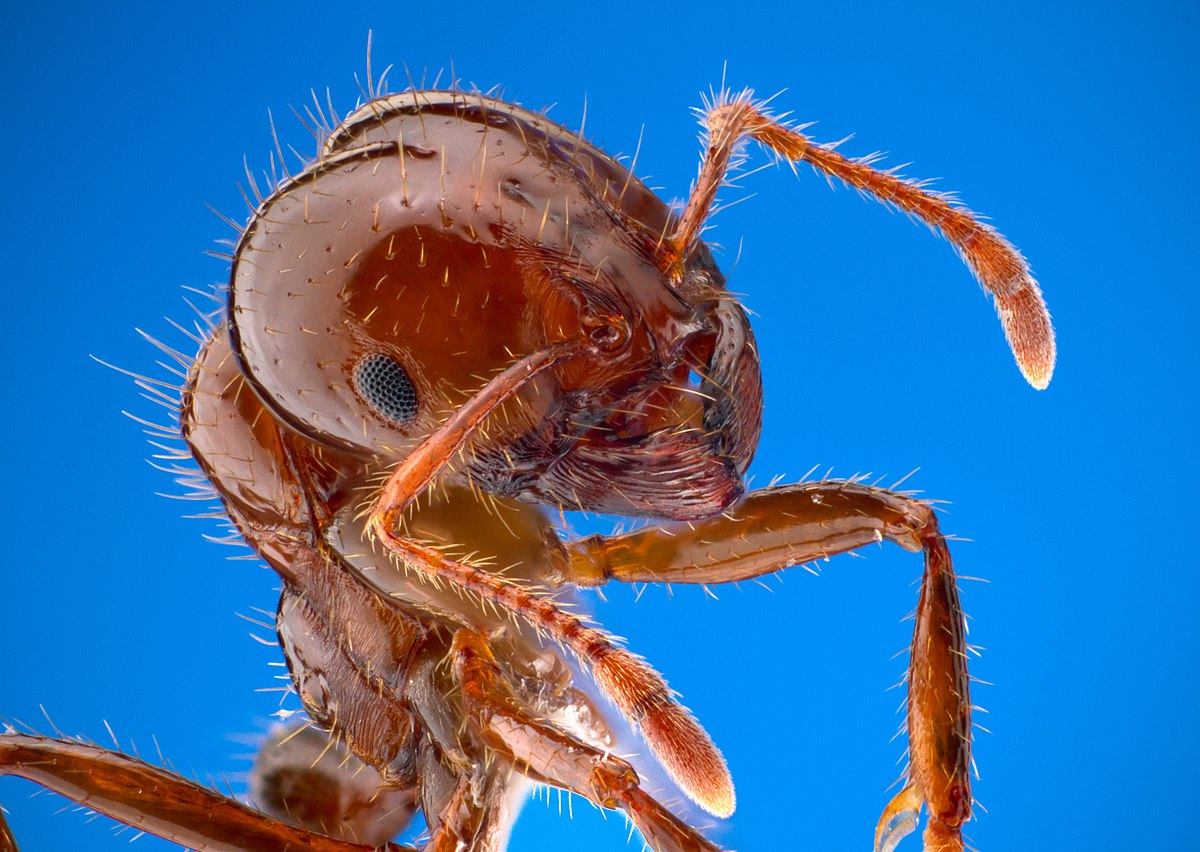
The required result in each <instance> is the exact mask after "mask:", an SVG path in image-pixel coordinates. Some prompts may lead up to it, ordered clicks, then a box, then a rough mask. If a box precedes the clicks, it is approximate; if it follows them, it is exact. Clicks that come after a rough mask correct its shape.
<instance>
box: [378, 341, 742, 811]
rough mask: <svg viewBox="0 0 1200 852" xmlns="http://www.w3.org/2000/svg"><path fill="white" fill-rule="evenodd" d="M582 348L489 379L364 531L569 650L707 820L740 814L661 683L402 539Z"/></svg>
mask: <svg viewBox="0 0 1200 852" xmlns="http://www.w3.org/2000/svg"><path fill="white" fill-rule="evenodd" d="M583 346H584V344H582V343H580V342H576V341H567V342H564V343H558V344H554V345H551V346H548V347H546V348H544V349H541V350H538V351H536V352H533V353H531V354H529V355H526V356H525V357H523V358H521V359H519V360H518V361H516V362H515V363H514V364H513V365H512V366H511V367H509V368H508V369H506V370H505V371H504V372H502V373H500V374H499V375H497V376H495V377H494V378H493V379H491V380H490V381H489V382H488V383H487V384H486V385H484V386H483V388H482V389H481V390H479V391H478V392H477V393H476V394H475V395H474V396H473V397H471V399H469V400H468V401H467V402H466V404H465V405H463V406H462V407H461V408H459V409H458V410H457V411H455V412H454V413H453V414H452V415H451V416H450V417H449V418H448V419H447V420H446V421H445V422H444V423H443V424H442V425H441V426H439V427H438V428H437V429H436V430H434V432H433V433H432V434H430V435H429V437H428V438H426V439H425V440H424V441H422V442H421V444H420V445H419V446H418V447H417V448H416V449H415V450H413V452H412V453H410V454H409V455H408V456H407V457H405V459H404V460H403V461H401V462H400V464H399V465H398V466H397V468H396V469H395V471H393V473H392V475H391V476H390V478H389V479H388V481H387V482H386V483H385V485H384V486H383V489H382V490H381V492H380V495H379V498H378V499H377V501H376V503H375V505H374V506H373V507H372V509H371V512H370V516H369V518H368V521H367V530H368V533H369V534H370V535H372V536H374V537H375V538H376V539H378V540H379V541H381V542H382V543H383V544H384V546H385V547H386V548H387V549H388V550H389V551H391V552H392V553H393V554H395V555H396V557H398V558H399V559H400V560H401V561H402V562H403V563H404V564H405V566H406V567H408V568H409V570H411V571H414V572H415V573H416V574H417V575H419V576H421V577H423V578H424V579H425V580H426V581H427V582H435V583H436V582H439V581H441V582H448V583H451V584H453V585H455V586H457V587H459V588H461V589H464V590H466V591H470V592H472V593H474V594H476V595H478V596H479V597H481V598H483V599H485V600H488V601H491V602H492V603H494V604H496V605H497V606H498V607H501V608H503V609H505V610H507V611H509V612H511V613H513V614H514V615H515V616H517V617H519V618H522V619H523V620H525V621H526V622H527V623H528V624H530V625H532V626H533V627H534V628H535V629H537V630H538V631H541V632H543V633H545V634H546V635H548V636H549V637H550V638H551V639H553V640H554V641H556V642H558V643H559V644H560V645H562V646H563V647H565V648H567V649H569V650H570V651H571V652H572V653H574V654H575V655H576V656H577V657H578V658H579V660H580V661H581V662H582V663H583V664H584V665H585V666H587V667H589V668H590V669H591V671H592V673H593V674H594V676H595V678H596V682H597V684H598V685H599V687H600V688H601V689H602V690H603V691H604V692H605V693H606V694H607V695H608V696H609V697H610V698H612V699H613V701H614V703H616V705H617V707H618V708H620V710H621V711H622V712H623V713H624V714H625V715H626V717H628V718H629V719H630V720H631V721H632V722H633V723H634V724H635V725H638V726H639V727H640V728H641V730H642V732H643V734H644V735H645V737H646V742H647V743H648V744H649V745H650V747H651V748H652V749H653V750H654V752H655V754H656V755H657V756H658V757H659V759H660V760H661V761H662V764H663V766H664V767H665V768H666V770H667V771H668V773H670V775H671V777H672V778H673V779H674V780H675V781H676V783H678V784H679V786H680V788H682V789H683V791H684V792H686V793H687V794H688V795H689V796H690V797H691V798H692V799H693V801H695V802H696V803H697V804H699V805H700V806H701V807H703V808H705V809H706V810H708V811H709V812H710V813H713V814H715V815H717V816H728V815H729V814H731V813H733V809H734V792H733V779H732V778H731V777H730V775H729V768H728V767H727V766H726V764H725V759H724V758H723V757H722V756H721V753H720V751H718V750H717V747H716V746H715V745H714V744H713V742H712V739H711V738H710V737H709V736H708V734H707V733H706V732H705V730H704V729H703V728H702V727H700V725H699V723H697V722H696V720H695V719H693V718H692V716H691V714H690V713H688V711H687V710H685V709H684V708H683V707H682V706H681V705H680V704H679V703H678V702H677V701H676V700H675V697H674V694H673V693H672V692H671V689H670V687H668V686H667V682H666V681H665V680H664V679H663V677H662V675H660V674H659V673H658V672H657V671H655V670H654V669H653V668H652V667H651V666H650V665H648V664H647V663H646V662H645V661H644V660H642V659H640V658H638V657H636V656H634V655H633V654H631V653H629V652H628V651H626V650H625V649H624V648H620V647H618V646H617V645H616V643H615V642H614V641H613V638H612V637H611V636H610V635H609V634H607V633H605V632H604V631H603V630H600V629H599V628H597V627H592V626H590V625H589V624H587V623H586V622H585V621H584V620H583V619H582V618H580V617H579V616H578V615H575V614H573V613H570V612H567V611H565V610H564V609H562V608H561V607H560V606H559V605H558V604H557V603H556V602H555V601H554V600H553V599H552V598H550V597H549V596H544V595H542V594H539V593H537V592H535V591H533V590H531V589H527V588H525V587H523V586H521V585H519V584H517V583H514V582H513V581H512V580H510V579H507V578H505V577H503V576H500V575H498V574H495V573H492V572H490V571H488V570H486V569H485V568H483V567H481V566H478V565H472V564H470V563H469V562H463V561H456V560H453V559H449V558H447V557H446V555H445V554H444V553H442V552H441V551H439V550H438V549H437V548H434V547H429V546H427V545H424V544H421V543H420V542H417V541H414V540H413V539H411V538H409V537H407V536H406V535H405V532H404V530H403V522H404V511H405V509H406V508H407V507H408V506H409V505H410V504H411V503H412V502H413V500H414V499H415V498H416V497H417V495H419V494H420V493H421V492H422V491H424V490H425V489H426V488H428V487H430V486H431V484H432V483H433V482H434V480H435V478H436V477H437V476H438V475H439V474H440V473H441V472H442V471H444V470H445V469H446V468H447V466H448V465H449V464H450V463H451V461H452V460H453V459H455V458H456V457H458V456H459V455H460V454H461V453H462V452H464V451H466V450H467V449H468V448H469V443H470V440H471V438H472V437H473V436H474V434H475V433H476V432H477V431H478V430H479V429H480V428H481V426H482V425H483V423H484V421H485V420H486V419H487V417H488V415H489V414H491V413H492V412H493V411H495V410H496V409H497V408H498V407H499V406H500V405H501V404H502V403H504V402H505V401H506V400H507V399H509V398H511V397H512V396H513V395H514V394H515V393H516V392H517V391H518V390H519V389H520V388H521V387H523V386H524V384H525V383H526V382H528V381H529V380H530V379H531V378H533V377H534V376H536V375H537V374H538V373H540V372H541V371H543V370H545V369H546V368H548V367H551V366H553V365H554V364H557V363H559V362H561V361H564V360H567V359H570V358H573V357H576V356H577V355H579V354H580V353H581V352H583V351H585V350H584V349H583Z"/></svg>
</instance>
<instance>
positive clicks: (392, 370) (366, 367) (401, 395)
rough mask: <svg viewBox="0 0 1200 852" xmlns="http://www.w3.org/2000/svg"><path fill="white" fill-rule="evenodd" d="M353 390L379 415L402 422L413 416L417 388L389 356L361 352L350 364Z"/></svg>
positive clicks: (415, 407) (402, 368)
mask: <svg viewBox="0 0 1200 852" xmlns="http://www.w3.org/2000/svg"><path fill="white" fill-rule="evenodd" d="M354 389H355V390H356V391H358V393H359V395H360V396H361V397H362V398H363V399H365V400H366V401H367V402H368V403H369V404H370V406H371V407H372V408H374V409H375V411H376V412H378V413H379V414H380V415H382V416H383V417H385V418H387V419H388V420H391V421H392V422H393V423H396V424H398V425H404V424H406V423H408V422H409V421H411V420H412V419H413V418H414V417H416V415H417V390H416V388H414V387H413V383H412V379H410V378H409V377H408V373H406V372H404V367H402V366H401V365H400V362H399V361H397V360H396V359H395V358H393V357H392V356H391V355H385V354H383V353H382V352H376V353H373V354H371V355H364V356H363V357H362V359H360V360H359V362H358V363H357V364H356V365H355V366H354Z"/></svg>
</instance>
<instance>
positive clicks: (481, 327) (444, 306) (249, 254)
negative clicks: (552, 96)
mask: <svg viewBox="0 0 1200 852" xmlns="http://www.w3.org/2000/svg"><path fill="white" fill-rule="evenodd" d="M378 109H379V107H378V106H377V107H376V110H377V112H375V113H372V116H371V117H372V119H373V120H372V121H371V122H370V124H369V132H368V131H367V130H366V129H365V126H364V128H363V129H361V132H360V131H359V130H356V127H359V125H358V123H356V120H355V119H354V117H351V119H349V120H348V121H347V122H346V123H345V125H344V126H343V128H341V129H340V130H339V131H338V132H337V134H335V135H334V136H331V137H330V139H329V140H327V142H326V145H325V149H324V150H325V153H324V158H323V160H322V161H321V162H320V163H319V164H317V165H316V166H315V167H313V168H312V169H310V170H308V171H307V172H306V173H305V174H304V175H303V176H301V177H300V178H297V179H295V180H293V181H290V182H288V183H285V185H284V186H282V187H281V188H280V189H279V190H278V191H277V192H276V193H275V194H274V195H273V196H272V197H271V198H270V199H268V200H267V201H265V202H263V204H262V205H261V206H260V208H259V211H258V213H257V215H256V216H255V218H254V221H253V222H252V223H251V225H250V227H248V228H247V230H246V232H245V234H244V235H243V237H242V240H241V242H240V244H239V246H238V251H237V257H236V260H235V267H234V273H233V277H232V281H233V284H232V287H231V292H230V317H231V319H232V323H231V334H232V339H233V343H234V351H235V353H236V355H237V357H238V359H239V361H240V363H241V364H242V369H243V372H244V373H245V374H246V375H247V376H248V377H249V378H250V380H251V383H252V386H253V387H254V389H255V391H256V393H257V395H258V396H259V397H260V398H261V399H262V401H263V402H264V403H265V404H266V405H267V406H268V408H269V409H270V410H271V411H272V412H273V413H274V414H275V415H276V416H277V417H278V418H279V419H280V420H281V421H282V422H283V423H285V424H286V425H288V426H289V427H291V429H293V430H295V431H296V432H298V433H300V434H302V435H303V436H304V437H306V438H307V439H308V440H310V441H312V442H313V443H315V444H317V445H319V446H322V447H324V448H327V449H329V450H338V451H342V452H344V453H346V454H348V455H349V456H351V457H355V458H360V459H363V460H367V459H375V460H378V461H380V462H384V463H387V462H389V461H393V460H397V459H399V458H402V457H404V456H405V455H406V454H407V453H408V452H409V451H411V449H412V448H413V447H414V446H415V445H416V444H417V443H419V442H420V441H421V440H422V439H424V438H425V437H427V436H428V435H429V434H430V432H432V430H433V429H434V428H436V427H437V425H438V424H439V423H440V422H441V421H442V420H443V419H444V416H445V413H446V412H447V411H450V410H453V409H454V408H456V407H457V406H459V405H461V404H462V402H463V401H464V400H465V399H466V398H468V397H469V396H470V394H472V393H473V392H475V391H476V390H478V388H479V386H480V385H481V384H482V383H483V382H485V381H486V380H487V379H488V378H489V377H490V375H492V374H494V373H495V372H497V371H498V370H500V369H503V368H504V367H506V366H507V365H508V364H509V363H511V362H512V360H513V357H514V355H515V354H516V353H521V352H526V351H530V350H532V349H537V348H539V347H544V346H547V345H552V344H554V343H555V342H559V341H571V340H577V341H580V342H581V351H580V353H579V354H578V355H577V356H576V357H574V358H572V359H570V360H568V361H566V362H564V363H563V364H561V365H559V366H558V367H556V368H555V369H554V370H551V371H548V372H547V373H546V374H544V375H542V376H539V377H538V378H537V379H536V380H534V381H531V382H530V383H529V384H528V386H527V387H524V388H522V390H521V391H520V392H519V393H518V394H516V395H515V396H514V398H513V399H511V400H509V401H508V402H506V403H505V405H504V406H503V407H502V409H501V411H499V412H497V414H496V415H494V416H493V417H492V418H491V419H490V421H489V424H488V428H487V429H486V430H483V431H481V433H480V434H479V435H478V436H477V437H476V439H475V440H474V441H473V443H472V446H471V452H470V454H469V459H468V464H467V466H466V467H465V468H464V469H462V470H460V471H458V475H459V476H467V477H469V478H470V479H471V481H473V482H474V483H475V484H476V485H478V486H479V487H481V488H483V489H484V490H487V491H490V492H492V493H496V494H500V495H506V496H515V497H520V498H523V499H530V500H535V501H538V502H546V503H549V504H551V505H557V506H561V507H566V508H571V509H584V510H592V511H602V512H612V513H620V514H640V515H648V516H652V517H669V518H678V519H684V518H693V517H707V516H709V515H711V514H712V513H713V512H716V511H720V510H721V509H722V508H724V507H725V506H727V505H728V504H729V503H731V502H732V501H733V500H735V499H736V498H737V497H738V496H740V495H741V493H742V482H741V476H742V474H743V473H744V471H745V469H746V466H747V465H748V464H749V461H750V457H751V455H752V454H753V451H754V445H755V443H756V441H757V436H758V423H759V412H760V408H761V387H760V385H759V380H758V374H759V367H758V361H757V356H756V354H755V352H754V346H753V338H752V336H751V333H750V328H749V323H748V321H747V319H746V317H745V314H744V313H743V311H742V310H741V308H740V307H739V306H738V305H737V303H736V302H735V301H734V300H733V299H732V297H731V296H730V295H729V294H728V293H727V292H726V291H725V288H724V279H723V277H722V276H721V274H720V272H719V271H718V270H717V268H716V265H715V264H714V263H713V261H712V257H711V255H710V254H709V252H708V249H707V247H705V246H704V245H703V243H699V242H698V243H697V244H696V246H695V248H694V249H693V250H692V251H691V252H690V254H689V257H688V258H687V260H686V261H685V262H684V263H683V264H682V267H681V269H682V272H681V274H673V273H671V272H670V271H669V270H670V269H671V267H672V258H671V256H670V253H671V251H672V250H673V246H672V244H671V243H670V242H669V241H668V240H666V239H665V237H664V235H665V234H667V233H668V232H669V230H670V229H671V228H672V227H674V226H675V218H674V217H673V216H672V214H671V212H670V209H669V208H668V207H667V206H666V205H665V204H664V203H663V202H662V201H660V200H659V199H658V198H657V197H656V196H654V194H653V193H651V192H650V191H649V190H647V189H646V188H645V187H644V186H643V185H642V184H641V183H640V182H639V181H637V180H636V179H634V178H633V177H632V176H631V175H630V174H629V172H628V171H626V170H625V169H624V168H623V167H621V166H620V165H619V164H618V163H617V162H616V161H615V160H613V159H611V158H610V157H608V156H607V155H605V154H603V153H602V152H600V151H598V150H597V149H595V148H593V147H592V146H590V145H588V144H587V143H585V142H583V141H582V140H580V139H579V138H578V137H576V136H574V135H573V134H570V133H568V132H567V131H565V130H563V129H562V128H559V127H557V126H555V125H553V124H551V123H549V122H548V121H546V120H545V119H544V118H543V117H541V116H536V115H533V114H532V113H528V112H526V111H524V110H521V109H519V108H516V107H513V106H511V105H507V104H500V103H498V102H495V101H490V100H488V99H484V98H480V99H470V101H468V100H466V99H464V98H463V97H462V96H461V95H459V96H453V95H451V94H446V95H445V97H444V98H443V99H440V100H439V93H431V94H427V95H425V96H423V100H422V102H421V103H420V105H419V109H418V105H417V104H416V101H415V100H414V99H413V97H412V96H398V97H397V98H396V99H394V100H393V102H390V103H389V104H388V106H387V107H385V109H390V112H389V113H387V114H385V116H384V118H383V120H380V118H379V114H378ZM616 225H619V227H615V226H616Z"/></svg>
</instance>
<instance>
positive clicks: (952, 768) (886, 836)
mask: <svg viewBox="0 0 1200 852" xmlns="http://www.w3.org/2000/svg"><path fill="white" fill-rule="evenodd" d="M884 539H887V540H889V541H892V542H895V543H896V544H899V545H900V546H901V547H903V548H905V549H906V550H911V551H918V550H923V551H924V552H925V573H924V577H923V579H922V583H921V596H920V600H919V602H918V603H917V618H916V628H915V631H914V634H913V642H912V648H911V657H910V661H909V672H908V735H909V754H910V759H911V765H910V768H909V772H908V776H909V785H908V786H906V787H905V789H904V790H903V791H901V793H900V794H899V795H898V796H896V798H895V799H894V800H893V801H892V802H891V803H890V804H889V805H888V807H887V809H886V810H885V811H884V814H883V817H882V818H881V819H880V821H879V825H878V827H877V829H876V850H881V852H889V850H891V849H893V848H894V847H895V845H896V843H898V842H899V841H900V839H901V838H902V837H904V836H905V835H906V834H908V833H909V832H911V831H912V830H913V829H914V828H915V827H916V822H917V815H918V812H919V810H920V806H921V803H922V802H924V804H925V805H926V806H927V807H928V809H929V813H930V820H929V824H928V826H927V828H926V832H925V844H926V845H925V848H926V850H927V852H934V850H938V852H941V850H961V849H962V848H963V846H962V840H961V836H960V829H961V826H962V824H963V823H964V822H966V821H967V820H968V819H969V818H970V815H971V784H970V777H969V771H970V765H971V701H970V696H969V691H968V676H967V645H966V630H965V624H964V619H963V613H962V607H961V605H960V604H959V599H958V587H957V585H956V583H955V578H954V569H953V566H952V564H951V561H950V551H949V549H948V548H947V547H946V541H945V539H944V538H943V537H942V534H941V533H940V532H939V531H938V525H937V519H936V517H935V516H934V513H933V510H932V509H931V508H930V507H929V504H927V503H924V502H922V501H920V500H916V499H914V498H912V497H906V496H904V495H902V494H896V493H894V492H891V491H886V490H884V489H881V488H873V487H871V486H867V485H860V484H857V483H852V482H811V483H805V484H801V485H786V486H779V487H775V488H766V489H763V490H761V491H755V492H751V493H750V494H748V495H746V496H745V497H744V498H743V499H742V500H741V501H740V502H739V503H737V504H735V505H734V506H732V507H731V508H730V509H729V510H728V511H727V512H725V513H724V514H723V515H718V516H716V517H714V518H709V519H707V520H703V521H693V522H688V523H686V524H684V523H680V524H674V525H672V526H670V527H669V528H667V527H650V528H648V529H643V530H637V531H635V532H630V533H626V534H624V535H618V536H612V537H608V538H606V537H603V536H590V537H588V538H585V539H581V540H579V541H576V542H574V543H572V544H570V545H569V546H568V548H569V561H568V565H567V567H566V570H565V574H564V576H563V577H562V578H561V579H562V580H563V581H564V582H569V583H574V584H575V585H579V586H595V585H600V584H603V583H605V582H607V581H609V580H621V581H625V582H667V583H727V582H736V581H738V580H745V579H749V578H751V577H758V576H761V575H763V574H767V573H770V572H772V571H777V570H779V569H781V568H787V567H790V566H793V565H799V564H802V563H805V562H811V561H813V560H815V559H822V558H824V557H826V556H832V555H833V554H836V553H844V552H846V551H849V550H853V549H855V548H858V547H862V546H863V545H866V544H870V543H873V542H878V541H882V540H884Z"/></svg>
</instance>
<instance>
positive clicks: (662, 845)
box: [451, 628, 720, 852]
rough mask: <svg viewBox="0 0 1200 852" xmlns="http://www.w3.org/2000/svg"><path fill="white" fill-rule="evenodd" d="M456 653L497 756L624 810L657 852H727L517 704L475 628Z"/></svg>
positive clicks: (472, 710)
mask: <svg viewBox="0 0 1200 852" xmlns="http://www.w3.org/2000/svg"><path fill="white" fill-rule="evenodd" d="M451 654H452V657H453V661H454V671H455V675H456V677H457V678H458V681H459V683H460V684H461V686H462V695H463V704H464V706H465V708H466V712H467V719H468V722H469V723H470V724H471V725H472V727H473V729H474V731H475V733H476V734H477V735H478V736H479V737H480V738H481V739H482V740H483V742H484V744H485V745H486V746H487V747H488V748H490V749H491V750H493V751H495V752H497V753H498V754H500V755H503V757H504V758H506V759H507V760H509V761H511V762H512V763H513V764H515V765H516V767H517V768H518V769H519V770H520V771H521V772H522V773H523V774H524V775H526V776H527V777H529V778H531V779H533V780H535V781H539V782H541V783H543V784H549V785H552V786H554V787H559V788H562V789H564V790H569V791H571V792H573V793H578V794H579V795H581V796H584V797H585V798H587V799H588V800H589V801H591V802H593V803H594V804H596V805H598V806H600V807H602V808H619V809H621V810H623V811H624V812H625V813H626V814H628V815H629V818H630V819H631V820H632V821H633V823H634V825H636V826H637V828H638V831H640V832H641V833H642V837H643V838H645V841H646V843H647V844H648V845H649V846H650V847H651V848H653V849H654V850H655V852H720V848H719V847H717V846H715V845H714V844H712V843H711V842H709V841H708V840H706V839H705V838H704V837H703V836H702V835H700V834H699V833H698V832H697V831H696V830H695V829H692V828H690V827H689V826H688V825H687V824H686V823H684V822H683V821H682V820H680V819H679V818H678V817H676V816H675V815H674V814H672V813H671V812H670V811H668V810H667V809H666V808H665V807H663V806H662V805H661V804H660V803H659V802H658V801H656V800H655V799H654V798H652V797H651V796H650V795H649V794H647V793H646V792H645V791H644V790H643V789H642V788H641V785H640V782H639V780H638V776H637V773H636V772H635V771H634V769H633V767H632V766H630V765H629V764H628V763H626V762H625V761H624V760H621V759H620V758H618V757H614V756H613V755H611V754H607V753H605V752H603V751H601V750H600V749H597V748H595V747H593V746H590V745H588V744H587V743H585V742H583V741H582V740H580V739H579V738H577V737H575V736H574V735H572V734H570V733H568V732H567V731H565V730H563V729H561V728H559V727H558V726H556V725H554V724H553V723H551V722H549V721H547V720H545V719H543V718H540V717H539V716H537V715H535V714H534V713H533V712H532V711H530V710H529V708H528V707H526V706H525V705H524V704H523V703H522V702H521V701H520V699H519V698H517V697H516V696H515V695H514V694H513V692H512V689H511V688H510V687H509V685H508V684H507V682H506V681H505V679H504V675H503V674H502V673H501V671H500V669H499V667H498V666H497V665H496V661H495V658H494V657H493V656H492V652H491V649H490V648H489V647H488V644H487V641H486V640H485V639H484V638H483V637H482V636H481V635H480V634H478V633H476V632H474V631H472V630H470V629H466V628H464V629H462V630H459V631H458V632H457V633H455V635H454V643H453V646H452V650H451Z"/></svg>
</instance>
